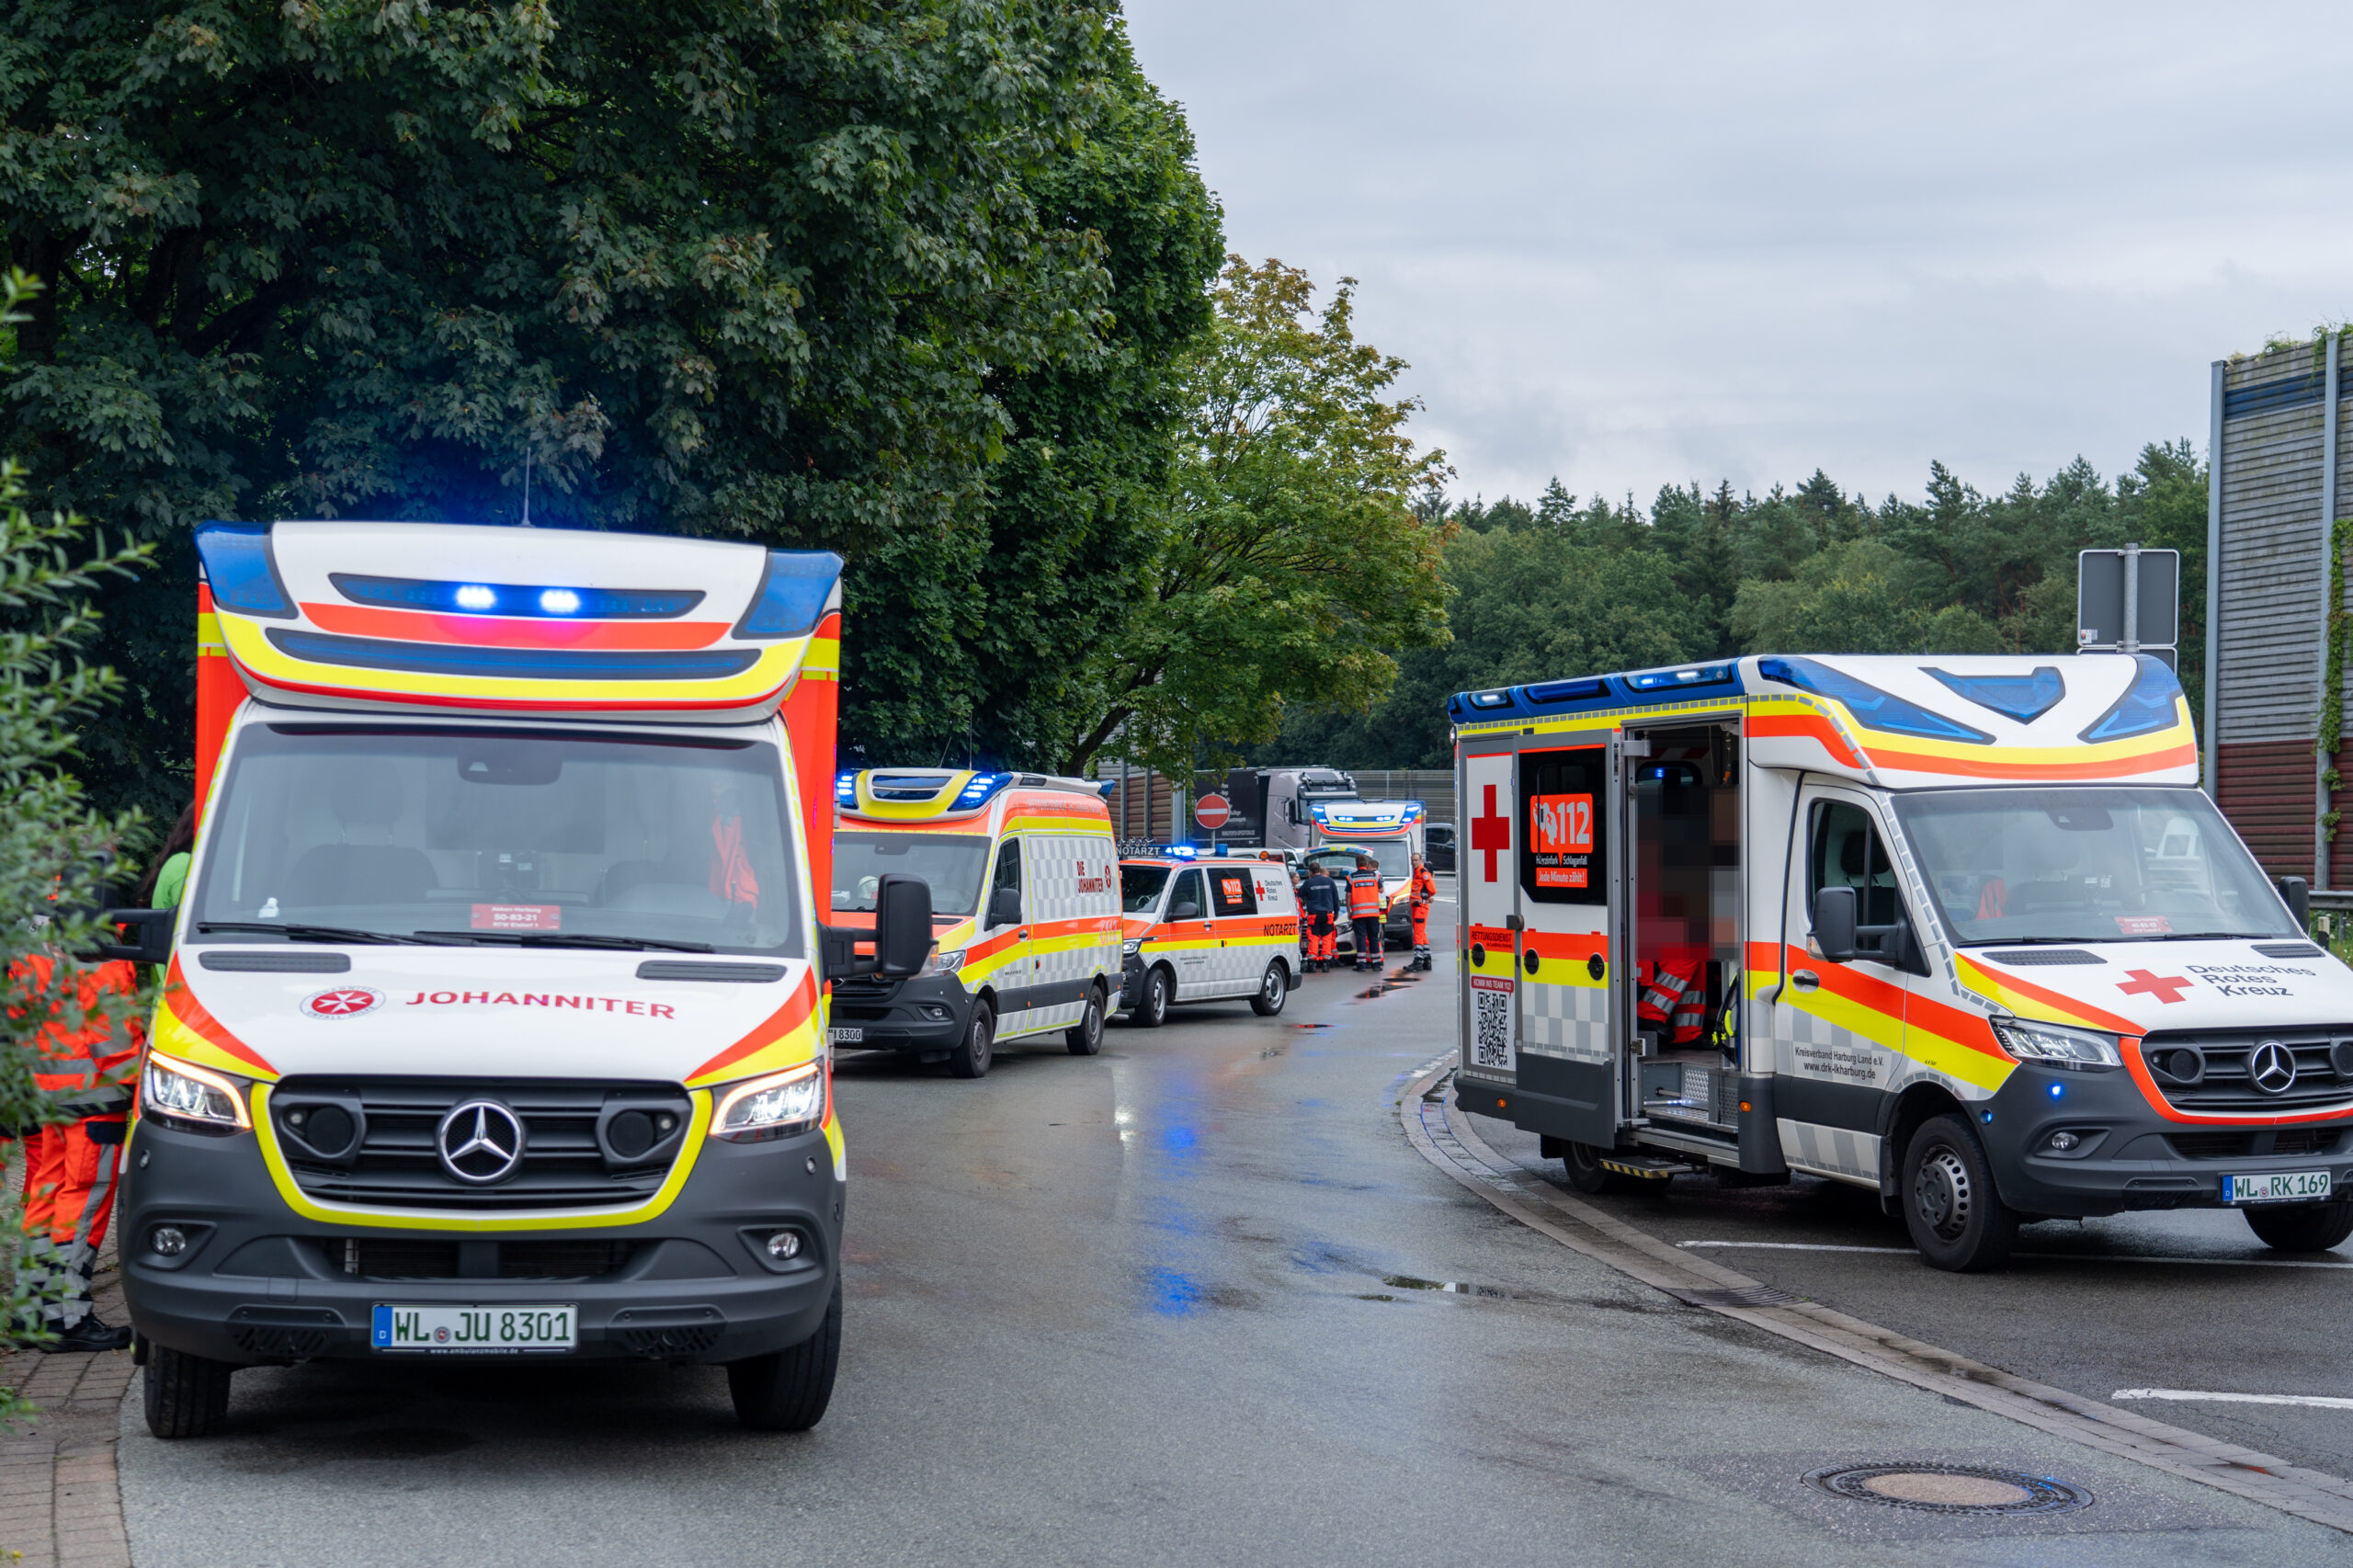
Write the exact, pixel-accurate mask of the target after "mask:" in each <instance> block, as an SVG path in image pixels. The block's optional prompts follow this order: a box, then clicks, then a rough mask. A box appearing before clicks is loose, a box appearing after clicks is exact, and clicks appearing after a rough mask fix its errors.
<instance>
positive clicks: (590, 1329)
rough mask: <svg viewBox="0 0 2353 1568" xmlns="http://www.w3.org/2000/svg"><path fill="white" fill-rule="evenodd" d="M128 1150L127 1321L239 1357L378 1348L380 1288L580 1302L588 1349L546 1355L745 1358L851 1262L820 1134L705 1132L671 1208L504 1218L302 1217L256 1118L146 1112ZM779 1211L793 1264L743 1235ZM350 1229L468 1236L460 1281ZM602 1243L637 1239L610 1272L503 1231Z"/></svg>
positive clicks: (453, 1300) (816, 1310) (167, 1338)
mask: <svg viewBox="0 0 2353 1568" xmlns="http://www.w3.org/2000/svg"><path fill="white" fill-rule="evenodd" d="M124 1153H125V1161H124V1175H123V1182H122V1191H121V1203H120V1207H121V1212H120V1214H119V1216H118V1218H117V1222H118V1223H119V1225H120V1227H121V1229H120V1230H119V1236H120V1247H121V1256H122V1278H123V1294H124V1299H125V1301H126V1302H127V1303H128V1305H129V1307H130V1310H131V1324H132V1326H133V1327H135V1328H137V1329H138V1331H139V1333H140V1335H141V1336H142V1338H144V1339H148V1340H152V1341H153V1342H154V1343H156V1344H158V1345H164V1346H170V1347H171V1348H173V1349H175V1350H179V1351H183V1352H186V1353H188V1354H189V1355H195V1356H202V1357H207V1358H211V1359H213V1360H218V1361H228V1362H232V1363H235V1364H238V1365H244V1366H252V1365H256V1364H260V1363H265V1362H283V1361H290V1360H308V1359H312V1358H360V1357H366V1356H369V1355H371V1354H374V1353H375V1352H373V1351H371V1349H370V1348H369V1325H370V1322H371V1320H372V1317H373V1310H374V1308H375V1307H376V1305H377V1304H378V1303H380V1302H382V1303H396V1304H399V1305H403V1306H489V1307H501V1306H527V1305H528V1306H547V1305H562V1304H565V1303H576V1305H577V1307H578V1312H579V1315H578V1319H577V1322H578V1334H579V1348H578V1349H577V1350H574V1351H572V1352H570V1353H568V1356H567V1354H566V1353H560V1352H559V1353H544V1352H543V1353H534V1354H538V1355H540V1356H542V1357H543V1358H572V1359H599V1358H651V1359H658V1360H671V1361H694V1362H723V1361H734V1360H740V1359H742V1358H745V1357H751V1356H761V1355H766V1354H767V1353H768V1352H771V1351H775V1350H781V1349H783V1348H785V1347H786V1346H792V1345H798V1344H800V1343H801V1341H802V1340H804V1339H806V1338H808V1337H809V1336H810V1335H812V1334H814V1333H816V1332H817V1330H818V1328H819V1327H820V1326H821V1325H822V1324H823V1322H824V1315H825V1310H826V1306H827V1304H828V1302H829V1301H830V1300H831V1298H832V1295H833V1289H834V1280H835V1276H836V1274H837V1273H838V1271H839V1268H840V1257H841V1234H842V1210H843V1204H844V1197H845V1194H844V1188H843V1185H842V1184H841V1183H838V1182H836V1181H835V1179H834V1164H833V1154H832V1152H831V1150H830V1149H829V1148H828V1146H827V1144H826V1142H825V1137H824V1132H823V1131H812V1132H808V1133H804V1134H802V1135H801V1136H800V1137H797V1138H788V1139H779V1140H778V1141H777V1142H772V1143H729V1142H721V1141H717V1140H711V1141H708V1142H706V1144H705V1146H704V1148H703V1150H702V1151H701V1153H700V1155H699V1158H698V1159H697V1160H696V1163H695V1168H694V1171H693V1173H692V1174H691V1175H690V1176H688V1179H687V1182H686V1185H685V1186H684V1187H682V1188H681V1189H680V1191H679V1193H678V1196H677V1198H676V1199H675V1200H674V1201H673V1202H672V1203H671V1205H670V1207H669V1208H668V1209H667V1210H665V1211H664V1212H663V1213H661V1214H660V1215H658V1216H656V1217H655V1218H654V1219H651V1220H647V1221H642V1222H641V1223H639V1224H635V1225H610V1226H596V1225H588V1226H581V1227H575V1228H556V1227H550V1228H547V1229H541V1230H524V1231H512V1232H497V1233H463V1232H458V1231H454V1230H452V1231H438V1230H433V1229H420V1230H408V1229H392V1228H389V1227H381V1226H376V1227H371V1226H369V1225H366V1224H363V1223H358V1222H356V1221H343V1220H337V1221H313V1220H310V1219H306V1218H304V1217H303V1216H302V1215H301V1214H298V1213H296V1212H295V1211H294V1210H292V1209H291V1208H290V1207H289V1206H288V1204H287V1202H286V1200H285V1199H284V1198H283V1197H281V1196H280V1195H279V1193H278V1187H277V1186H276V1184H275V1183H273V1182H272V1181H271V1180H270V1177H269V1173H268V1171H267V1169H266V1168H265V1166H264V1165H263V1161H262V1154H261V1150H260V1146H259V1145H258V1144H257V1143H256V1141H255V1138H254V1135H253V1134H252V1133H250V1132H245V1133H239V1134H236V1135H234V1136H232V1137H226V1138H222V1137H213V1136H209V1135H206V1134H203V1133H194V1132H184V1131H178V1130H177V1129H175V1128H171V1127H167V1126H165V1125H163V1124H162V1123H160V1122H157V1121H153V1120H148V1121H143V1122H142V1123H141V1124H140V1125H139V1127H138V1129H137V1131H135V1132H134V1134H133V1136H132V1138H131V1143H130V1146H129V1147H128V1148H127V1149H126V1150H125V1152H124ZM467 1217H468V1218H491V1217H494V1216H493V1215H491V1214H487V1213H482V1212H479V1211H474V1212H470V1213H469V1214H468V1215H467ZM159 1225H173V1226H176V1227H178V1228H180V1229H181V1230H182V1231H184V1232H185V1233H188V1235H189V1236H190V1238H191V1240H192V1243H193V1244H192V1245H190V1246H189V1247H188V1250H187V1251H186V1252H184V1253H183V1254H182V1255H181V1256H178V1257H176V1258H169V1259H165V1258H160V1257H158V1256H156V1255H155V1253H154V1252H153V1247H152V1245H151V1243H150V1238H151V1237H152V1236H153V1233H154V1231H155V1229H156V1227H157V1226H159ZM781 1226H790V1227H791V1228H793V1229H795V1230H798V1231H800V1232H801V1237H802V1241H801V1253H800V1256H797V1257H795V1258H794V1259H792V1260H791V1261H790V1263H787V1264H777V1263H775V1262H773V1261H771V1260H769V1259H767V1257H766V1256H765V1254H764V1253H762V1252H759V1251H756V1250H755V1248H756V1239H755V1236H747V1235H746V1233H747V1232H748V1233H755V1235H761V1234H765V1233H766V1232H768V1231H773V1230H776V1229H778V1228H779V1227H781ZM353 1237H357V1238H360V1239H362V1241H363V1242H369V1241H372V1242H384V1241H391V1240H398V1241H404V1242H426V1243H435V1242H451V1241H455V1242H459V1243H460V1244H461V1245H460V1249H459V1253H458V1256H459V1257H460V1271H461V1273H462V1275H463V1277H462V1278H429V1279H406V1278H401V1279H394V1278H368V1277H365V1276H354V1275H352V1274H348V1273H346V1272H345V1271H344V1270H343V1269H342V1268H340V1267H336V1266H335V1264H334V1263H333V1262H332V1261H331V1257H332V1256H334V1254H333V1252H332V1251H331V1249H330V1248H329V1247H328V1246H326V1245H324V1243H327V1242H330V1241H335V1242H337V1243H339V1242H340V1241H341V1240H342V1239H344V1238H353ZM608 1240H610V1241H625V1242H634V1243H637V1244H638V1245H637V1246H636V1248H635V1250H634V1252H633V1254H631V1256H629V1258H628V1261H627V1262H626V1263H625V1264H624V1265H622V1266H621V1267H620V1268H619V1269H617V1270H615V1271H614V1272H611V1273H608V1274H604V1275H600V1276H597V1277H595V1278H563V1279H547V1278H500V1277H499V1256H498V1254H497V1252H496V1250H495V1248H496V1246H497V1245H498V1244H502V1243H529V1242H549V1241H566V1242H593V1241H608ZM466 1244H471V1245H466Z"/></svg>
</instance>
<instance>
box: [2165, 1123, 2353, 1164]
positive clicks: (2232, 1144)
mask: <svg viewBox="0 0 2353 1568" xmlns="http://www.w3.org/2000/svg"><path fill="white" fill-rule="evenodd" d="M2343 1135H2344V1134H2343V1131H2342V1130H2341V1129H2339V1128H2335V1127H2284V1128H2281V1129H2280V1130H2279V1131H2277V1132H2177V1133H2175V1134H2173V1148H2174V1153H2177V1154H2179V1155H2180V1156H2181V1157H2182V1158H2183V1159H2185V1160H2244V1159H2247V1158H2250V1157H2252V1158H2255V1159H2261V1158H2263V1157H2264V1156H2266V1155H2268V1154H2325V1153H2331V1152H2332V1151H2334V1150H2335V1149H2336V1141H2337V1139H2338V1138H2340V1137H2342V1136H2343ZM2266 1139H2268V1140H2269V1141H2270V1146H2269V1147H2268V1148H2267V1147H2265V1143H2264V1141H2265V1140H2266Z"/></svg>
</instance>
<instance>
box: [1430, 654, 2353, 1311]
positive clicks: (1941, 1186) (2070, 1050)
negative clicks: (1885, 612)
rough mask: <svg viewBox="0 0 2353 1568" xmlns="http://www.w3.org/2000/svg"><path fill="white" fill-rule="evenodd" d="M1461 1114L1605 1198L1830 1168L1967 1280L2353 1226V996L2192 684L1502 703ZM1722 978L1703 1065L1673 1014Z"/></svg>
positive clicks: (1901, 667)
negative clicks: (2144, 1239) (1650, 984)
mask: <svg viewBox="0 0 2353 1568" xmlns="http://www.w3.org/2000/svg"><path fill="white" fill-rule="evenodd" d="M1449 715H1450V717H1451V718H1452V720H1453V722H1454V724H1455V726H1456V733H1457V769H1458V772H1457V780H1458V786H1459V790H1460V795H1459V798H1460V800H1461V802H1462V805H1461V824H1460V826H1461V846H1462V861H1461V873H1460V879H1461V880H1460V885H1461V897H1462V926H1461V942H1462V946H1463V949H1464V963H1463V966H1462V970H1461V974H1462V989H1461V995H1460V997H1459V1003H1460V1007H1461V1013H1460V1023H1461V1070H1460V1072H1459V1074H1458V1076H1457V1080H1456V1082H1457V1097H1458V1100H1459V1103H1460V1104H1461V1105H1462V1106H1464V1107H1465V1108H1469V1109H1472V1110H1476V1111H1480V1112H1482V1113H1484V1114H1486V1115H1490V1116H1497V1117H1502V1118H1505V1119H1508V1120H1510V1121H1512V1122H1513V1123H1515V1124H1516V1125H1518V1126H1519V1127H1521V1128H1523V1129H1526V1130H1528V1131H1533V1132H1535V1133H1537V1134H1539V1135H1540V1137H1541V1138H1542V1140H1543V1146H1544V1149H1545V1152H1546V1153H1549V1154H1555V1155H1558V1156H1560V1157H1561V1158H1562V1159H1563V1161H1564V1162H1565V1164H1566V1167H1567V1174H1568V1176H1569V1177H1570V1178H1571V1180H1572V1181H1573V1182H1574V1183H1575V1184H1576V1185H1577V1186H1579V1187H1584V1188H1585V1189H1586V1190H1588V1191H1598V1190H1602V1189H1605V1188H1610V1187H1623V1186H1628V1185H1632V1184H1638V1183H1642V1182H1646V1181H1660V1180H1665V1179H1669V1178H1671V1177H1672V1176H1674V1175H1676V1174H1677V1173H1678V1172H1687V1171H1688V1172H1711V1173H1713V1174H1714V1175H1715V1176H1718V1177H1719V1178H1720V1179H1721V1180H1722V1181H1723V1182H1725V1183H1727V1184H1733V1185H1753V1184H1762V1183H1771V1182H1779V1181H1786V1180H1787V1179H1789V1176H1790V1173H1791V1172H1804V1173H1808V1174H1810V1175H1813V1176H1824V1177H1828V1178H1830V1179H1832V1180H1835V1181H1841V1182H1849V1183H1853V1184H1855V1185H1857V1186H1860V1187H1868V1188H1870V1189H1872V1190H1874V1191H1876V1192H1878V1193H1879V1194H1880V1195H1881V1199H1882V1201H1883V1202H1885V1203H1886V1204H1887V1205H1888V1206H1889V1208H1890V1209H1891V1210H1893V1211H1899V1212H1901V1213H1902V1214H1903V1216H1904V1220H1905V1221H1906V1223H1907V1224H1908V1226H1909V1228H1910V1231H1911V1234H1912V1237H1913V1239H1914V1241H1915V1243H1916V1244H1917V1245H1918V1246H1919V1249H1920V1251H1921V1252H1922V1254H1923V1255H1925V1256H1927V1259H1928V1260H1929V1261H1930V1262H1932V1263H1934V1264H1936V1265H1937V1266H1938V1267H1944V1268H1949V1269H1984V1268H1990V1267H1996V1266H1998V1265H1999V1264H2000V1263H2001V1262H2002V1261H2003V1259H2004V1258H2005V1256H2006V1255H2007V1254H2008V1252H2009V1250H2010V1248H2011V1246H2012V1244H2013V1241H2014V1239H2015V1237H2016V1235H2017V1233H2018V1225H2019V1224H2020V1223H2021V1222H2025V1221H2034V1220H2038V1219H2043V1218H2049V1217H2065V1216H2085V1215H2097V1214H2111V1213H2115V1212H2118V1211H2120V1210H2147V1209H2176V1208H2193V1207H2197V1208H2204V1207H2216V1206H2224V1207H2232V1208H2237V1209H2240V1210H2243V1211H2244V1212H2245V1215H2246V1220H2247V1223H2248V1224H2249V1226H2250V1227H2251V1228H2252V1229H2253V1230H2254V1232H2255V1233H2256V1235H2257V1236H2258V1237H2260V1238H2261V1239H2262V1240H2263V1241H2265V1242H2267V1243H2268V1244H2271V1245H2273V1246H2276V1247H2282V1248H2288V1249H2291V1250H2308V1249H2318V1248H2325V1247H2329V1246H2333V1245H2335V1244H2336V1243H2338V1242H2341V1241H2343V1240H2344V1239H2345V1238H2346V1237H2347V1235H2348V1234H2353V1146H2348V1143H2353V1140H2348V1138H2347V1133H2348V1132H2353V974H2348V973H2347V970H2346V968H2345V966H2344V965H2342V964H2340V963H2339V962H2338V961H2337V960H2336V959H2334V958H2332V957H2330V956H2328V955H2327V954H2325V952H2324V951H2323V950H2322V949H2320V948H2318V947H2316V946H2314V945H2313V942H2312V941H2311V940H2310V939H2309V938H2308V937H2307V936H2306V932H2305V916H2304V909H2303V904H2304V903H2305V897H2306V894H2305V890H2304V887H2303V884H2302V881H2299V880H2296V879H2283V880H2282V881H2280V882H2279V883H2278V884H2276V885H2275V884H2274V883H2273V882H2271V881H2268V880H2266V878H2265V876H2264V874H2263V872H2262V871H2261V870H2260V869H2259V868H2258V867H2257V866H2256V861H2255V858H2254V857H2253V856H2252V855H2250V854H2249V853H2248V851H2247V849H2246V847H2245V845H2244V844H2242V843H2241V842H2240V840H2239V839H2238V837H2237V835H2235V834H2234V833H2233V832H2232V830H2231V827H2230V825H2229V824H2227V823H2226V822H2225V821H2224V820H2223V819H2222V815H2221V814H2220V813H2219V812H2217V811H2216V810H2215V809H2214V807H2213V804H2212V803H2211V801H2209V800H2208V798H2207V797H2206V796H2205V795H2204V794H2202V793H2201V792H2200V790H2198V789H2197V787H2196V786H2197V780H2198V754H2197V747H2196V744H2195V738H2194V735H2193V733H2192V731H2191V728H2190V723H2189V715H2188V706H2187V704H2185V703H2184V701H2183V700H2182V697H2181V690H2180V687H2179V686H2178V685H2177V683H2176V681H2175V679H2174V676H2173V675H2172V673H2171V672H2170V671H2169V670H2168V669H2167V668H2166V667H2165V665H2163V664H2162V663H2160V662H2158V661H2157V660H2155V659H2154V658H2150V657H2147V656H2145V655H2143V656H2137V657H2136V656H2132V655H2125V654H2101V655H2084V656H2072V657H2062V658H2033V657H1975V656H1970V655H1961V654H1954V655H1949V656H1939V657H1903V658H1885V657H1869V658H1866V657H1826V656H1825V657H1797V656H1788V657H1761V658H1756V657H1753V658H1744V659H1740V660H1737V661H1731V662H1726V663H1722V664H1709V665H1689V666H1686V667H1682V668H1676V669H1659V670H1640V671H1633V672H1629V673H1625V674H1613V675H1604V676H1587V677H1585V678H1581V679H1574V680H1559V681H1551V682H1545V683H1541V684H1538V685H1532V686H1520V687H1507V688H1502V689H1496V690H1489V691H1471V692H1464V693H1461V695H1459V696H1457V697H1455V698H1453V699H1451V700H1450V701H1449ZM1658 960H1668V961H1669V962H1670V963H1671V964H1675V965H1677V966H1678V967H1679V966H1685V965H1688V964H1689V963H1690V962H1691V961H1692V960H1699V963H1700V965H1701V972H1702V973H1703V974H1704V976H1705V986H1706V993H1707V1009H1706V1014H1705V1019H1704V1025H1703V1028H1702V1030H1701V1034H1700V1039H1699V1041H1698V1043H1697V1044H1696V1045H1695V1046H1694V1045H1687V1046H1686V1047H1684V1048H1681V1049H1678V1048H1677V1047H1676V1045H1675V1044H1674V1036H1673V1033H1672V1032H1671V1031H1667V1030H1663V1029H1660V1028H1656V1027H1654V1026H1649V1025H1645V1024H1643V1022H1642V1021H1641V1020H1640V1019H1639V1018H1638V1017H1637V1013H1636V1002H1637V998H1636V994H1635V986H1636V984H1637V977H1638V976H1639V975H1640V974H1641V973H1643V972H1644V971H1648V970H1650V968H1651V967H1652V966H1653V965H1654V963H1655V962H1657V961H1658Z"/></svg>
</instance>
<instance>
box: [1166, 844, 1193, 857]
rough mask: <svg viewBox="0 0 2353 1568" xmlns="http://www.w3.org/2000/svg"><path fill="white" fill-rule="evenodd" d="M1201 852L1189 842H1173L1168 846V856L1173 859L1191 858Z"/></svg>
mask: <svg viewBox="0 0 2353 1568" xmlns="http://www.w3.org/2000/svg"><path fill="white" fill-rule="evenodd" d="M1199 853H1200V851H1199V850H1198V849H1196V848H1194V847H1193V846H1191V845H1189V844H1172V845H1170V846H1168V858H1170V859H1171V860H1190V859H1192V858H1194V857H1195V856H1197V855H1199Z"/></svg>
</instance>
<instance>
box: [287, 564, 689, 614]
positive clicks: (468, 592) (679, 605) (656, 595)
mask: <svg viewBox="0 0 2353 1568" xmlns="http://www.w3.org/2000/svg"><path fill="white" fill-rule="evenodd" d="M327 581H328V582H330V583H333V584H334V585H335V592H336V593H338V594H341V595H342V596H343V597H345V598H347V599H349V600H350V601H351V602H352V603H353V604H358V605H374V606H376V607H378V608H382V609H421V610H431V611H437V612H438V613H440V614H443V615H511V616H521V617H524V618H526V619H532V620H573V619H579V620H669V619H675V618H676V617H678V616H682V615H684V614H686V613H687V612H688V610H690V609H692V608H695V606H697V605H699V604H700V603H702V601H703V592H702V590H701V589H700V588H582V587H576V586H575V587H565V586H562V585H551V584H539V583H448V582H436V581H433V580H431V579H427V578H423V577H369V576H363V575H361V574H358V573H356V572H330V573H328V574H327Z"/></svg>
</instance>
